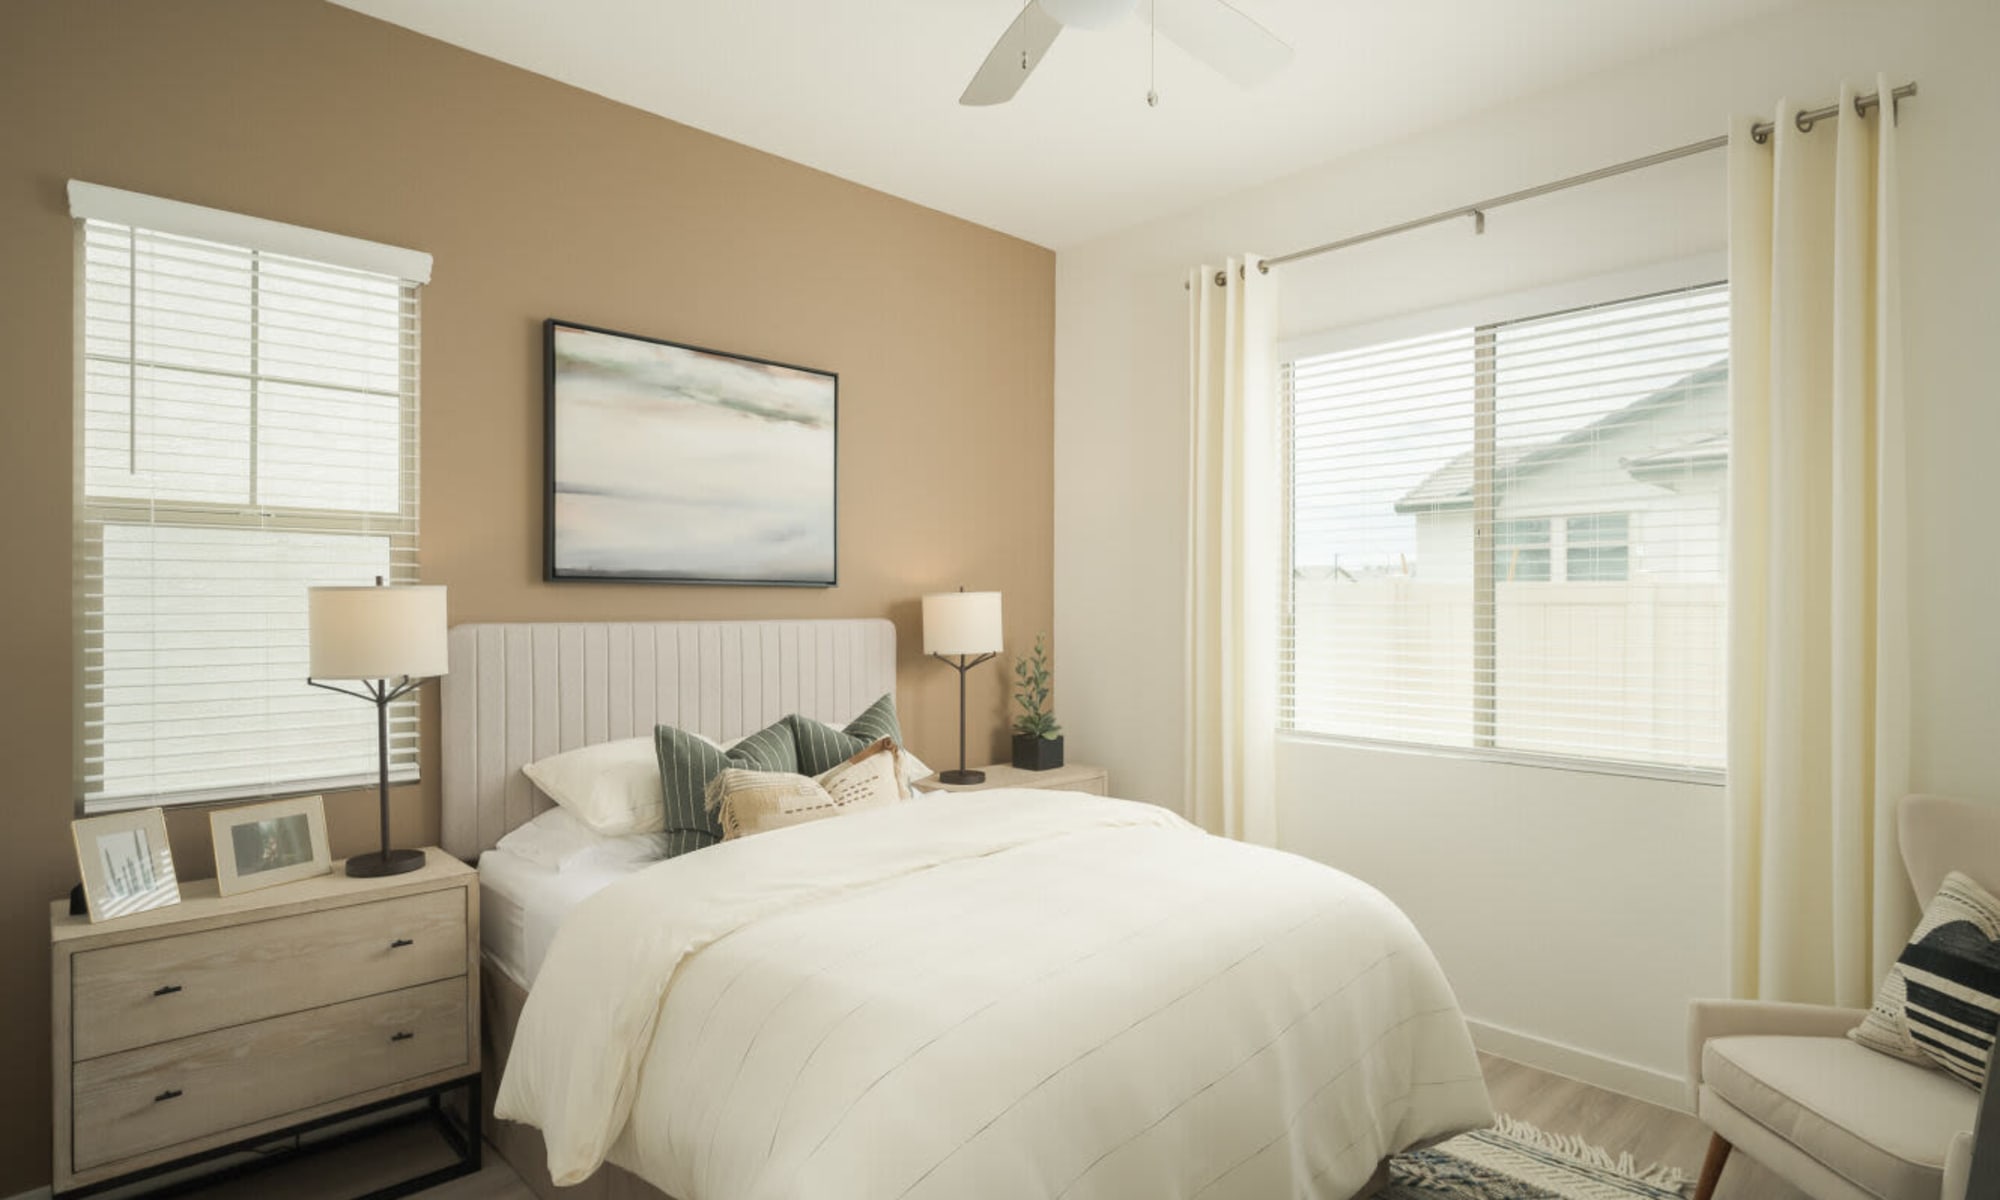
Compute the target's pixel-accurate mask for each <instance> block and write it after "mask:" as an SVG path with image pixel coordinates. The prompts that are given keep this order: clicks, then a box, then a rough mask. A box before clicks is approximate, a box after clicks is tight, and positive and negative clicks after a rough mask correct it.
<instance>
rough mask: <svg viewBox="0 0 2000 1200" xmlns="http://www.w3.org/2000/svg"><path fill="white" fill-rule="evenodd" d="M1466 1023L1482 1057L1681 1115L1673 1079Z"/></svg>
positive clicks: (1682, 1102) (1681, 1089)
mask: <svg viewBox="0 0 2000 1200" xmlns="http://www.w3.org/2000/svg"><path fill="white" fill-rule="evenodd" d="M1466 1025H1467V1026H1469V1027H1470V1028H1471V1030H1472V1042H1473V1044H1474V1045H1475V1046H1478V1047H1479V1048H1480V1049H1481V1050H1484V1051H1486V1052H1487V1053H1488V1054H1497V1055H1499V1056H1500V1057H1501V1058H1511V1059H1513V1060H1514V1061H1515V1062H1518V1063H1526V1064H1527V1065H1528V1066H1531V1067H1539V1068H1540V1069H1542V1070H1544V1071H1552V1072H1554V1073H1555V1074H1557V1075H1567V1076H1569V1077H1570V1078H1571V1079H1580V1080H1582V1081H1583V1082H1585V1083H1588V1084H1593V1085H1595V1086H1597V1087H1601V1088H1603V1089H1605V1090H1606V1091H1610V1092H1618V1093H1619V1094H1621V1095H1626V1096H1636V1097H1637V1098H1639V1099H1641V1100H1645V1101H1648V1102H1649V1103H1652V1104H1657V1105H1660V1106H1661V1107H1663V1108H1671V1109H1676V1110H1678V1111H1681V1112H1686V1111H1687V1083H1686V1081H1685V1080H1683V1079H1682V1078H1681V1077H1680V1076H1678V1075H1671V1074H1668V1073H1667V1072H1665V1071H1658V1070H1655V1069H1653V1068H1652V1067H1642V1066H1640V1065H1639V1064H1638V1063H1630V1062H1626V1061H1625V1060H1624V1059H1620V1058H1611V1057H1608V1056H1606V1055H1603V1054H1598V1053H1596V1052H1594V1051H1590V1050H1582V1049H1578V1048H1577V1047H1575V1046H1569V1045H1565V1044H1563V1043H1562V1042H1551V1041H1549V1040H1548V1039H1546V1038H1539V1037H1536V1036H1535V1035H1533V1034H1531V1033H1522V1032H1521V1031H1520V1030H1518V1029H1508V1028H1505V1027H1504V1026H1500V1025H1491V1024H1488V1023H1487V1022H1485V1021H1473V1020H1468V1021H1466Z"/></svg>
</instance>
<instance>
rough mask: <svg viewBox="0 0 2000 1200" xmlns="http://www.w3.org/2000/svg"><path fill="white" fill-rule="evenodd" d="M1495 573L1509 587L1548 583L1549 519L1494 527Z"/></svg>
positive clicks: (1497, 523)
mask: <svg viewBox="0 0 2000 1200" xmlns="http://www.w3.org/2000/svg"><path fill="white" fill-rule="evenodd" d="M1493 553H1494V559H1493V572H1494V575H1495V576H1496V577H1497V578H1499V579H1503V580H1506V581H1507V582H1509V583H1547V582H1548V581H1549V521H1548V518H1547V517H1542V518H1539V519H1529V520H1512V521H1495V522H1494V523H1493Z"/></svg>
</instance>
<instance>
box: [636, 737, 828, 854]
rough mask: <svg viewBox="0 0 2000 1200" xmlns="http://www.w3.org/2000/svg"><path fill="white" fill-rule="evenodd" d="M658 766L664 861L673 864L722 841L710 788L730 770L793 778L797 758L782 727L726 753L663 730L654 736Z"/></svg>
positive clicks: (699, 740)
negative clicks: (711, 808)
mask: <svg viewBox="0 0 2000 1200" xmlns="http://www.w3.org/2000/svg"><path fill="white" fill-rule="evenodd" d="M653 742H654V746H655V748H656V750H657V753H658V756H659V761H660V795H661V799H662V801H663V803H664V805H665V820H664V825H665V828H666V832H667V847H666V857H668V858H673V857H675V856H677V855H681V854H686V853H688V852H689V851H691V850H699V849H701V848H702V847H704V846H713V845H714V844H715V843H717V842H719V841H721V840H722V825H721V822H720V821H719V819H718V818H717V815H716V814H715V813H713V812H710V811H709V809H708V801H707V796H708V784H709V781H710V780H712V779H714V778H715V777H716V776H717V775H720V774H722V772H723V771H725V770H728V769H729V768H731V767H737V768H742V769H747V770H751V771H780V772H784V773H786V774H795V773H797V771H798V767H799V755H798V750H797V748H796V744H795V743H794V741H793V740H792V731H791V729H790V727H789V726H787V725H786V724H785V722H784V721H780V722H778V723H777V724H776V725H769V726H766V727H765V728H763V729H760V730H758V731H757V732H755V733H753V734H751V735H750V736H749V737H746V738H744V739H743V740H742V741H739V742H734V743H732V744H731V745H730V747H729V748H728V749H727V750H725V749H723V748H721V747H720V746H717V745H716V744H715V743H714V742H711V741H709V740H708V739H707V738H705V737H702V736H701V735H700V734H695V733H689V732H688V731H687V730H685V729H676V728H674V727H673V726H671V725H661V726H659V727H658V728H656V729H655V730H653Z"/></svg>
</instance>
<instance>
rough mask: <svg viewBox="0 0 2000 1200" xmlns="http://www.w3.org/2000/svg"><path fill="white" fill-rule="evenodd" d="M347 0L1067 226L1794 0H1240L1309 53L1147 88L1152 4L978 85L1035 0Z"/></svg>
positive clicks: (776, 149)
mask: <svg viewBox="0 0 2000 1200" xmlns="http://www.w3.org/2000/svg"><path fill="white" fill-rule="evenodd" d="M334 2H335V3H338V4H341V5H344V6H345V7H347V8H351V9H355V10H357V11H359V12H363V13H367V14H369V15H371V16H375V17H379V18H381V19H382V20H385V21H391V22H394V23H395V24H398V25H402V26H405V27H407V28H409V29H413V30H416V31H417V32H419V33H424V34H428V35H429V36H431V37H435V38H439V39H441V40H443V41H447V42H451V43H453V44H455V45H459V46H463V47H465V48H466V49H468V50H472V51H475V52H477V53H479V54H484V55H487V56H488V57H491V58H496V59H499V60H501V61H503V62H508V63H512V64H514V65H516V66H520V67H524V68H526V69H528V70H530V71H534V72H536V73H538V74H541V75H546V76H549V77H550V78H553V79H559V80H561V81H563V82H565V83H569V84H573V85H575V86H576V87H580V88H584V89H586V90H589V91H592V92H596V93H598V94H600V95H604V96H608V97H610V98H612V99H614V100H619V101H622V102H624V103H626V104H630V105H633V106H635V107H638V108H642V109H646V110H648V111H651V112H655V113H658V114H659V115H661V116H664V117H669V118H672V119H673V120H676V121H680V122H683V123H685V124H688V125H693V126H695V127H697V128H700V129H705V130H708V131H709V132H711V133H715V134H719V135H721V136H723V137H726V138H729V139H731V140H733V141H738V142H742V143H745V144H746V145H750V146H755V147H757V148H758V149H760V150H765V151H769V152H770V153H772V154H777V155H781V156H783V157H785V158H788V159H792V160H794V161H796V162H801V163H805V164H807V165H808V166H812V167H817V168H819V169H821V170H823V171H827V172H830V173H832V174H834V175H838V176H841V177H843V178H846V179H851V180H853V181H855V182H857V183H861V184H865V185H866V186H868V187H872V188H878V189H880V190H882V191H885V192H888V193H890V194H892V195H896V196H901V197H904V198H905V199H909V200H913V201H916V202H917V203H919V204H924V205H928V206H930V207H932V208H937V209H941V210H943V211H945V212H948V213H952V214H954V215H956V216H960V217H964V218H966V219H967V220H970V221H976V222H978V223H979V224H981V225H987V226H990V227H992V228H994V229H998V230H1002V231H1004V232H1006V233H1011V234H1014V235H1016V236H1019V237H1022V238H1026V239H1027V240H1029V241H1033V242H1039V243H1041V244H1042V245H1045V246H1051V247H1056V248H1062V247H1065V246H1070V245H1074V244H1076V243H1079V242H1082V241H1086V240H1088V239H1090V238H1092V237H1095V236H1098V235H1100V234H1104V233H1109V232H1113V231H1115V230H1119V229H1122V228H1125V227H1127V226H1130V225H1134V224H1137V223H1139V222H1141V221H1145V220H1148V219H1150V218H1154V217H1159V216H1164V215H1167V214H1170V213H1174V212H1179V211H1182V210H1185V209H1187V208H1190V207H1192V206H1194V205H1197V204H1199V203H1201V202H1203V201H1205V200H1208V199H1212V198H1214V197H1216V196H1220V195H1224V194H1227V193H1230V192H1233V191H1237V190H1239V189H1241V188H1244V187H1248V186H1251V185H1253V184H1256V183H1259V182H1262V181H1265V180H1269V179H1275V178H1279V177H1281V176H1284V175H1289V174H1292V173H1293V172H1295V171H1299V170H1302V169H1304V168H1306V167H1309V166H1313V165H1315V164H1317V163H1321V162H1325V161H1327V160H1329V159H1333V158H1337V157H1339V156H1341V155H1343V154H1347V153H1350V152H1352V151H1355V150H1358V149H1361V148H1363V147H1366V146H1370V145H1375V144H1378V143H1381V142H1384V141H1387V140H1390V139H1393V138H1396V137H1400V136H1404V135H1407V134H1409V133H1413V132H1415V131H1417V130H1420V129H1424V128H1427V127H1429V126H1433V125H1436V124H1439V123H1442V122H1446V121H1449V120H1452V119H1454V118H1457V117H1460V116H1463V115H1465V114H1468V113H1470V112H1473V111H1476V110H1477V109H1479V108H1482V107H1486V106H1490V105H1492V104H1494V103H1497V102H1500V101H1503V100H1506V99H1510V98H1513V97H1516V96H1521V95H1527V94H1530V93H1533V92H1538V91H1542V90H1545V89H1547V88H1551V87H1555V86H1557V85H1560V84H1562V83H1565V82H1567V81H1569V80H1572V79H1575V78H1578V77H1580V76H1584V75H1588V74H1591V73H1594V72H1597V71H1601V70H1604V69H1607V68H1610V67H1613V66H1616V65H1617V64H1619V63H1621V62H1625V61H1627V60H1630V59H1633V58H1637V57H1639V56H1642V55H1645V54H1647V53H1649V52H1651V51H1654V50H1656V49H1658V48H1659V47H1662V46H1665V45H1670V44H1673V43H1676V42H1682V41H1687V40H1691V39H1694V38H1697V37H1701V36H1703V35H1706V34H1710V33H1714V32H1716V31H1719V30H1721V29H1725V28H1727V27H1729V26H1731V25H1734V24H1738V23H1741V22H1743V21H1746V20H1749V19H1751V18H1754V17H1758V16H1761V15H1763V14H1765V13H1767V12H1770V11H1772V10H1775V9H1778V8H1782V7H1786V6H1788V5H1789V4H1791V3H1794V2H1795V0H1234V2H1235V3H1236V4H1237V5H1238V7H1240V8H1241V9H1243V11H1245V12H1246V13H1248V14H1249V15H1251V16H1253V17H1255V18H1256V19H1257V20H1258V21H1260V22H1262V23H1263V24H1264V25H1265V26H1266V27H1268V28H1270V29H1272V30H1274V31H1276V32H1277V33H1278V34H1280V35H1281V36H1283V37H1284V38H1286V39H1287V40H1289V41H1290V42H1291V43H1292V45H1293V46H1294V48H1295V50H1296V57H1295V58H1294V59H1293V61H1292V64H1291V65H1290V66H1289V67H1288V68H1286V70H1285V72H1284V73H1283V74H1282V75H1281V76H1279V77H1278V78H1277V79H1276V80H1274V81H1273V82H1271V83H1269V84H1266V85H1264V86H1263V87H1261V88H1259V89H1256V90H1255V91H1241V90H1239V89H1237V88H1235V87H1233V86H1232V85H1230V84H1228V83H1226V82H1224V81H1223V80H1222V79H1221V78H1220V77H1218V76H1216V75H1214V74H1213V73H1211V72H1210V71H1209V70H1208V69H1207V68H1206V67H1204V66H1202V65H1201V64H1199V63H1197V62H1195V61H1194V60H1193V59H1191V58H1189V57H1188V56H1187V55H1185V54H1183V53H1182V52H1181V51H1179V50H1178V49H1176V48H1175V47H1174V46H1172V45H1171V44H1170V43H1168V42H1166V41H1165V40H1164V39H1162V40H1161V42H1160V43H1159V47H1158V61H1157V70H1158V85H1157V86H1158V89H1159V93H1160V104H1159V107H1158V108H1150V109H1149V108H1148V107H1147V106H1146V102H1145V95H1146V88H1147V65H1148V64H1147V52H1148V43H1149V38H1148V37H1147V32H1146V28H1145V26H1144V23H1143V22H1142V21H1140V20H1136V19H1135V20H1132V21H1130V22H1127V23H1126V24H1124V25H1122V26H1120V27H1119V28H1117V29H1115V30H1112V31H1109V32H1102V33H1093V32H1089V31H1086V30H1075V29H1072V30H1067V31H1065V32H1064V34H1063V35H1062V36H1061V37H1060V38H1058V39H1057V42H1056V44H1055V47H1054V48H1053V49H1052V50H1050V52H1049V54H1048V57H1047V58H1046V59H1044V60H1043V61H1042V63H1041V65H1040V67H1038V68H1037V69H1036V71H1035V73H1034V75H1033V77H1032V78H1030V79H1029V80H1028V81H1027V83H1026V84H1025V85H1024V86H1023V87H1022V88H1021V92H1020V95H1019V96H1017V97H1016V98H1015V99H1014V101H1013V102H1012V103H1009V104H1004V105H1000V106H997V107H994V108H963V107H960V106H959V104H958V95H959V93H960V92H961V91H963V90H964V88H965V85H966V82H967V81H968V80H969V79H970V78H971V77H972V73H973V71H974V70H975V69H976V68H977V67H978V66H979V64H980V62H981V60H982V59H984V58H985V56H986V53H987V51H988V50H989V49H991V48H992V45H993V42H994V40H995V39H996V38H997V37H998V36H999V34H1000V32H1001V31H1002V30H1003V29H1005V28H1006V27H1007V25H1008V23H1009V22H1010V21H1012V20H1013V18H1014V16H1015V15H1016V13H1017V12H1018V11H1019V3H1018V0H561V2H560V3H551V2H550V0H334ZM1218 2H1220V0H1218ZM1144 10H1145V0H1140V11H1141V12H1143V11H1144Z"/></svg>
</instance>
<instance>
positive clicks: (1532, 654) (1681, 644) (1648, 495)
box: [1280, 284, 1729, 773]
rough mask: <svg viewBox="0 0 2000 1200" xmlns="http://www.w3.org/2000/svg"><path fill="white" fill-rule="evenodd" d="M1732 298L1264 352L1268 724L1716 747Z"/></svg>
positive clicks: (1582, 759)
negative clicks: (1271, 521) (1281, 585)
mask: <svg viewBox="0 0 2000 1200" xmlns="http://www.w3.org/2000/svg"><path fill="white" fill-rule="evenodd" d="M1727 372H1728V288H1727V285H1725V284H1711V285H1704V286H1700V287H1693V288H1687V289H1682V290H1678V291H1673V292H1669V293H1664V294H1658V295H1649V296H1644V297H1640V298H1636V299H1627V300H1619V301H1617V302H1615V303H1609V304H1600V305H1595V306H1592V307H1587V308H1580V309H1567V310H1564V311H1560V312H1554V313H1550V314H1547V315H1539V316H1534V317H1530V318H1526V319H1521V320H1512V321H1504V322H1495V323H1488V324H1479V325H1473V326H1470V327H1464V328H1455V329H1445V330H1443V331H1441V332H1435V333H1430V334H1426V335H1424V336H1420V337H1407V338H1402V339H1399V340H1393V341H1383V342H1378V343H1375V344H1367V345H1361V346H1358V347H1356V348H1352V349H1341V350H1338V351H1336V352H1333V353H1313V354H1300V355H1296V356H1294V357H1292V359H1291V361H1289V362H1287V363H1285V364H1284V372H1283V381H1284V387H1285V391H1286V405H1285V412H1286V421H1287V426H1286V434H1287V439H1286V440H1287V450H1288V453H1287V456H1286V463H1287V470H1288V475H1289V478H1288V481H1287V482H1288V486H1287V489H1286V491H1287V497H1288V505H1289V510H1288V514H1287V516H1288V522H1289V535H1290V536H1289V547H1290V562H1289V571H1288V587H1287V589H1286V593H1285V613H1284V627H1283V628H1284V644H1283V646H1282V647H1281V651H1282V657H1281V687H1282V694H1281V697H1280V700H1281V714H1282V720H1283V723H1284V726H1285V727H1286V728H1287V729H1290V730H1293V731H1296V732H1300V733H1310V734H1319V735H1326V736H1332V737H1339V738H1350V739H1365V740H1371V741H1382V742H1391V743H1399V744H1406V745H1418V746H1428V747H1446V748H1452V749H1455V750H1461V751H1465V752H1470V753H1476V754H1492V755H1496V756H1501V757H1506V758H1510V759H1518V760H1525V761H1539V762H1549V763H1552V764H1555V765H1581V764H1585V763H1588V764H1591V765H1603V766H1610V767H1612V768H1613V769H1637V770H1640V771H1655V772H1657V771H1672V772H1696V773H1707V772H1713V771H1715V770H1718V769H1720V767H1721V763H1722V753H1723V745H1722V731H1723V726H1722V697H1723V662H1722V658H1723V641H1722V637H1723V627H1722V618H1723V607H1722V606H1723V574H1722V572H1723V524H1722V522H1723V515H1724V498H1725V493H1726V482H1727V468H1728V452H1729V445H1728V373H1727Z"/></svg>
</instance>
